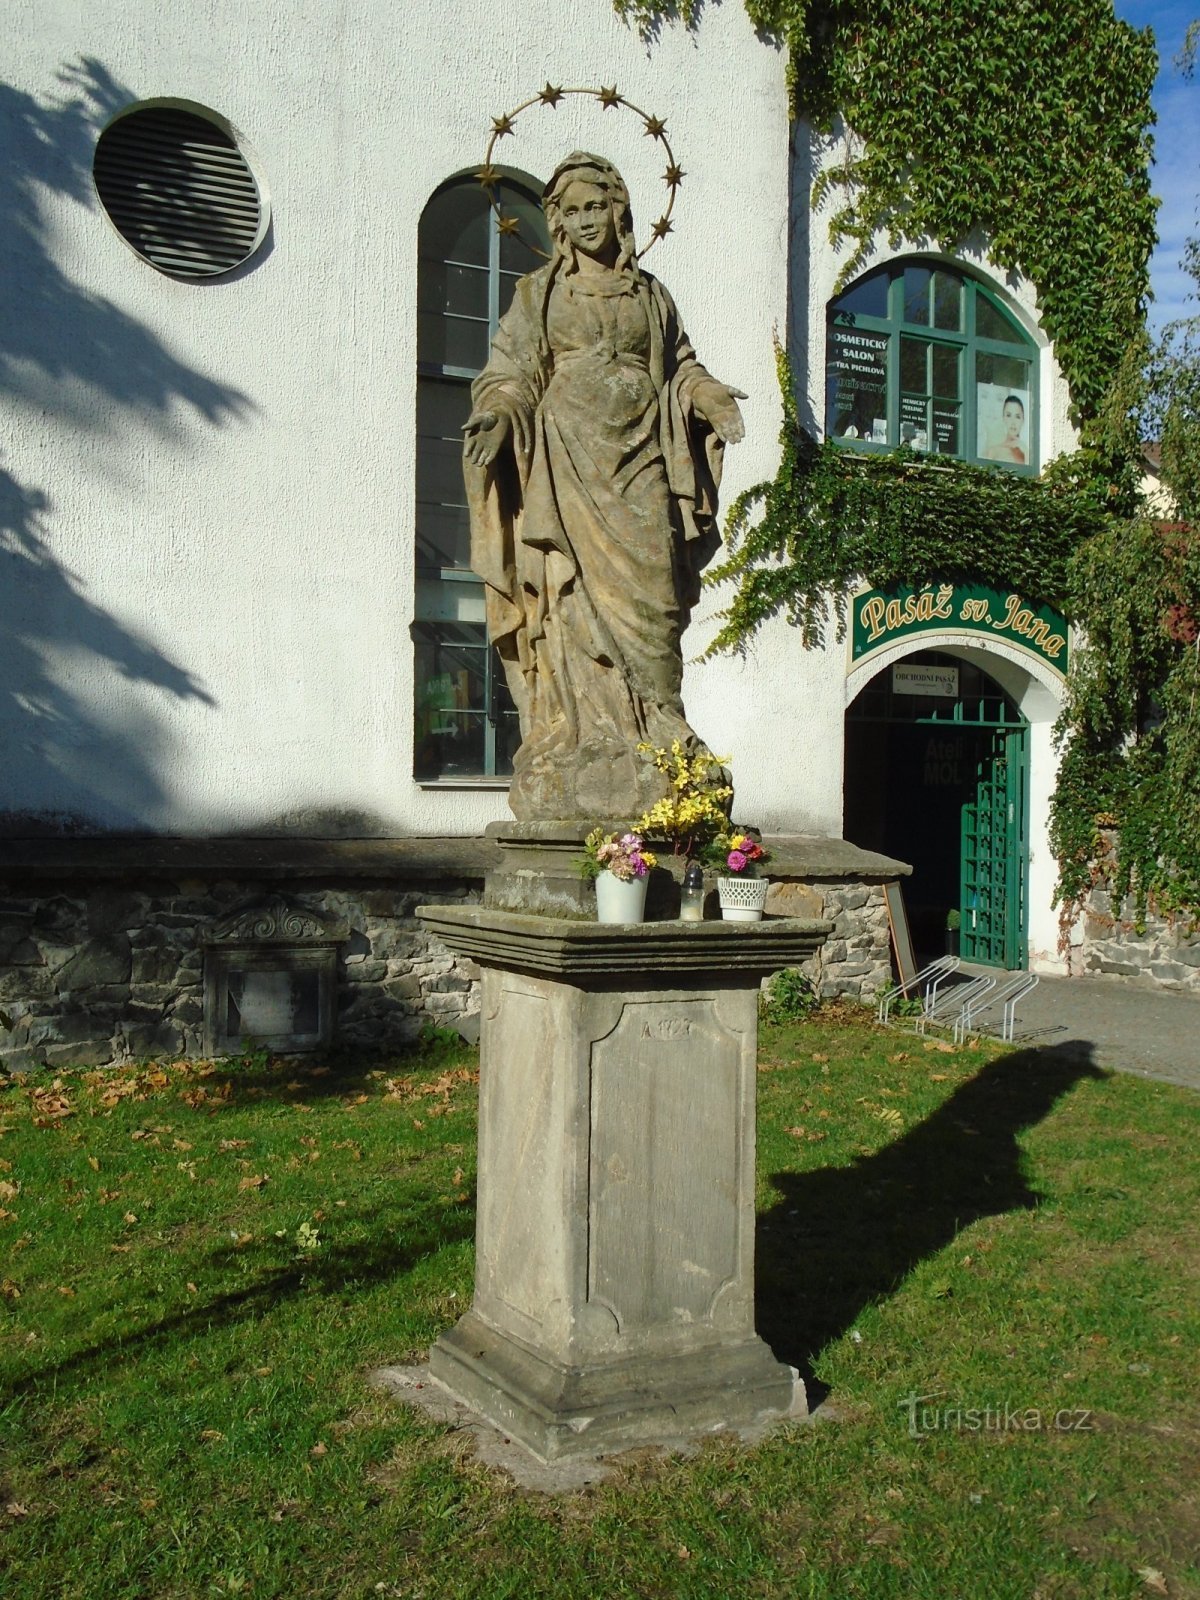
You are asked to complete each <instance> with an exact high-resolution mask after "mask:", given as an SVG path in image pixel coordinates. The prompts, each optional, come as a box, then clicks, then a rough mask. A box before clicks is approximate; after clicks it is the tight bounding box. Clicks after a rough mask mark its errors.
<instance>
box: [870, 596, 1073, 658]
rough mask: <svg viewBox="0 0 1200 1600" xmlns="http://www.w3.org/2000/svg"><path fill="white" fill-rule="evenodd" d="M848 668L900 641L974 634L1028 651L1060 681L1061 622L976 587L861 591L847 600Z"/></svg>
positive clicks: (1045, 609) (1046, 610) (1058, 616)
mask: <svg viewBox="0 0 1200 1600" xmlns="http://www.w3.org/2000/svg"><path fill="white" fill-rule="evenodd" d="M853 607H854V626H853V629H852V632H851V652H852V655H851V660H852V664H853V665H854V666H856V667H857V666H859V665H860V664H861V663H862V662H863V661H865V660H867V659H868V658H869V657H871V656H873V655H875V654H876V653H877V652H878V651H880V650H883V649H885V648H886V647H887V646H888V645H891V644H896V643H897V642H898V641H899V640H901V639H909V638H913V637H915V636H917V635H919V634H922V633H978V634H983V635H984V636H985V637H986V638H989V639H1003V640H1004V642H1005V643H1006V644H1010V645H1015V646H1016V647H1017V649H1019V650H1025V651H1028V653H1029V654H1030V655H1031V656H1036V657H1037V658H1038V660H1039V661H1044V662H1045V663H1046V665H1047V666H1048V667H1052V668H1053V669H1054V671H1055V672H1057V673H1059V674H1061V675H1062V676H1063V677H1065V676H1066V671H1067V620H1066V618H1065V617H1064V616H1063V615H1062V613H1061V612H1058V611H1053V610H1051V608H1050V607H1049V606H1031V605H1029V604H1028V603H1027V602H1026V601H1024V600H1022V598H1021V596H1020V595H1019V594H1011V593H1007V594H1006V593H1005V591H1004V590H1003V589H986V588H983V587H982V586H971V587H969V588H958V587H956V586H955V585H953V584H949V583H940V584H930V585H928V587H926V588H924V589H909V588H907V587H903V586H901V587H897V588H894V589H864V590H863V591H862V592H861V593H860V594H856V595H855V596H854V600H853Z"/></svg>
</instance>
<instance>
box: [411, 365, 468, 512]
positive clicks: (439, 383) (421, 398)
mask: <svg viewBox="0 0 1200 1600" xmlns="http://www.w3.org/2000/svg"><path fill="white" fill-rule="evenodd" d="M470 415H471V385H470V384H469V383H467V382H466V381H465V379H462V378H430V377H424V376H423V377H420V378H418V379H417V433H418V435H419V436H420V437H421V438H423V439H457V440H458V443H459V445H460V446H461V444H462V425H463V423H464V422H465V421H466V420H467V418H468V417H469V416H470ZM460 487H461V485H460ZM458 498H460V499H461V496H459V497H458Z"/></svg>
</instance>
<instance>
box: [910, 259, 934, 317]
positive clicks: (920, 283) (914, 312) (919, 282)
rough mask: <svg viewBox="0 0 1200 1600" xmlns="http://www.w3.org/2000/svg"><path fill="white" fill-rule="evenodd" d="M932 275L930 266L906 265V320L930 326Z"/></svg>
mask: <svg viewBox="0 0 1200 1600" xmlns="http://www.w3.org/2000/svg"><path fill="white" fill-rule="evenodd" d="M932 277H933V274H932V273H931V272H930V270H929V268H928V267H905V269H904V320H905V322H915V323H917V324H918V325H919V326H921V327H926V328H927V327H928V326H929V281H930V279H931V278H932Z"/></svg>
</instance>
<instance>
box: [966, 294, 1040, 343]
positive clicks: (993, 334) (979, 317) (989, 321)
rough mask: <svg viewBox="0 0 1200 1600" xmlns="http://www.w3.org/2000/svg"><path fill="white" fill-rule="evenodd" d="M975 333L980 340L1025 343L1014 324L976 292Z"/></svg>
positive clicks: (985, 297) (1022, 335)
mask: <svg viewBox="0 0 1200 1600" xmlns="http://www.w3.org/2000/svg"><path fill="white" fill-rule="evenodd" d="M975 332H976V334H977V335H978V337H979V338H981V339H1003V340H1004V341H1005V342H1006V343H1007V344H1025V343H1027V340H1026V337H1025V335H1024V334H1023V333H1022V332H1021V330H1020V329H1019V328H1018V327H1017V325H1016V323H1015V322H1013V321H1012V320H1011V319H1010V318H1009V317H1006V316H1005V314H1004V312H1003V311H1001V310H999V309H998V307H996V306H994V305H993V304H992V302H991V301H990V300H989V299H988V298H987V296H986V295H983V294H980V293H979V292H978V291H976V294H975Z"/></svg>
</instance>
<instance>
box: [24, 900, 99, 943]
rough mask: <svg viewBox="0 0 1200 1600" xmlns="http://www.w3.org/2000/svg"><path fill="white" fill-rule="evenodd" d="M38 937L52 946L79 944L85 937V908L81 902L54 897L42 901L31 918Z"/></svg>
mask: <svg viewBox="0 0 1200 1600" xmlns="http://www.w3.org/2000/svg"><path fill="white" fill-rule="evenodd" d="M33 920H34V926H35V927H36V929H37V933H38V937H39V939H42V940H50V941H51V942H52V943H54V944H71V945H75V944H79V943H81V942H82V940H83V939H84V938H85V937H86V930H87V908H86V906H85V905H84V904H83V902H82V901H78V900H68V899H67V898H66V897H65V896H64V895H55V896H54V897H53V898H52V899H50V900H43V901H42V902H41V903H40V904H39V905H38V907H37V909H36V911H35V912H34V916H33Z"/></svg>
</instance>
